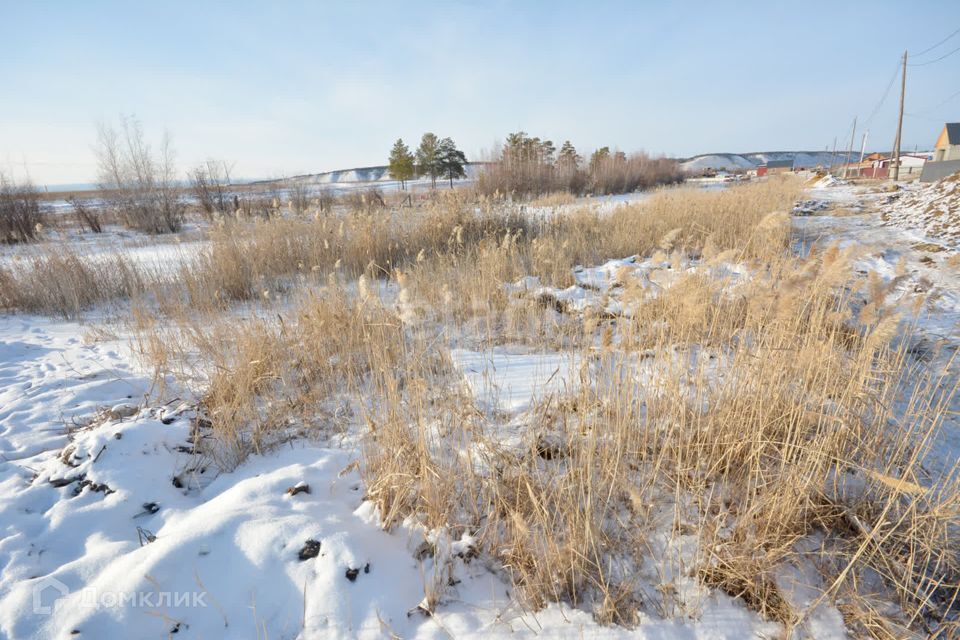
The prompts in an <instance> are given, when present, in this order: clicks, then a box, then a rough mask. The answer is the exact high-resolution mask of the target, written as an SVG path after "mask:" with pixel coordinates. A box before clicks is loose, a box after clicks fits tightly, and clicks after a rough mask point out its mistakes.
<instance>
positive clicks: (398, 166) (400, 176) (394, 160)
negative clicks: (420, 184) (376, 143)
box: [390, 138, 414, 189]
mask: <svg viewBox="0 0 960 640" xmlns="http://www.w3.org/2000/svg"><path fill="white" fill-rule="evenodd" d="M413 161H414V158H413V154H412V153H410V149H409V148H408V147H407V145H405V144H403V139H402V138H397V141H396V142H394V143H393V149H391V150H390V177H391V178H393V179H394V180H399V181H400V188H401V189H405V188H406V182H407V180H409V179H410V178H412V177H413V172H414V168H413Z"/></svg>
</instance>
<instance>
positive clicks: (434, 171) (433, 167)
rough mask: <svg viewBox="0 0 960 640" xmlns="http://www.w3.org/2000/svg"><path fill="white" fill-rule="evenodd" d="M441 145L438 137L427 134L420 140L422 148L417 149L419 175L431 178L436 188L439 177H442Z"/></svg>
mask: <svg viewBox="0 0 960 640" xmlns="http://www.w3.org/2000/svg"><path fill="white" fill-rule="evenodd" d="M439 144H440V143H439V141H438V140H437V136H436V135H435V134H433V133H430V132H427V133H425V134H423V137H422V138H420V146H419V147H418V148H417V173H419V174H420V175H428V176H430V181H431V183H432V184H433V186H434V187H436V186H437V176H438V175H440V165H439V157H438V151H439V149H438V147H439Z"/></svg>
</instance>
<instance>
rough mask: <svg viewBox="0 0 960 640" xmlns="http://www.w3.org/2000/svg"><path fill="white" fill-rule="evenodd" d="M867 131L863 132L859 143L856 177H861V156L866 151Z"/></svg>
mask: <svg viewBox="0 0 960 640" xmlns="http://www.w3.org/2000/svg"><path fill="white" fill-rule="evenodd" d="M868 133H870V131H869V130H867V131H864V132H863V141H862V142H861V143H860V162H858V163H857V177H858V178H859V177H860V176H861V175H863V154H864V153H866V151H867V134H868Z"/></svg>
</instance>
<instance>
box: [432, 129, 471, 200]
mask: <svg viewBox="0 0 960 640" xmlns="http://www.w3.org/2000/svg"><path fill="white" fill-rule="evenodd" d="M466 163H467V157H466V156H465V155H463V151H460V150H459V149H457V145H456V143H454V141H453V140H452V139H451V138H444V139H443V140H441V141H440V144H439V146H438V148H437V164H438V165H439V173H440V175H442V176H443V177H445V178H447V179H448V180H450V188H451V189H452V188H453V180H454V178H466V177H467V173H466V171H464V168H463V165H465V164H466Z"/></svg>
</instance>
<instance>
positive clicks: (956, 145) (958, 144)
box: [933, 122, 960, 162]
mask: <svg viewBox="0 0 960 640" xmlns="http://www.w3.org/2000/svg"><path fill="white" fill-rule="evenodd" d="M945 160H960V122H948V123H947V124H945V125H943V131H941V132H940V137H938V138H937V144H936V145H934V147H933V161H934V162H943V161H945Z"/></svg>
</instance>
